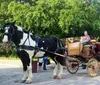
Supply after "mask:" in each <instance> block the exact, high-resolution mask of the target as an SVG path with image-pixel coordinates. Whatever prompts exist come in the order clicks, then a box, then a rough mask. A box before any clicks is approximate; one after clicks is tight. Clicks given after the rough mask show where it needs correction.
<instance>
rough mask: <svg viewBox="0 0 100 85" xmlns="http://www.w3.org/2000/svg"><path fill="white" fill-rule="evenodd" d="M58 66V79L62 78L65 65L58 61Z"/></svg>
mask: <svg viewBox="0 0 100 85" xmlns="http://www.w3.org/2000/svg"><path fill="white" fill-rule="evenodd" d="M58 68H59V72H58V77H57V78H58V79H61V78H62V74H63V66H62V65H61V64H60V63H58Z"/></svg>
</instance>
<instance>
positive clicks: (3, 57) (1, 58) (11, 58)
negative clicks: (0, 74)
mask: <svg viewBox="0 0 100 85" xmlns="http://www.w3.org/2000/svg"><path fill="white" fill-rule="evenodd" d="M0 60H19V58H18V57H16V56H14V57H5V56H1V57H0Z"/></svg>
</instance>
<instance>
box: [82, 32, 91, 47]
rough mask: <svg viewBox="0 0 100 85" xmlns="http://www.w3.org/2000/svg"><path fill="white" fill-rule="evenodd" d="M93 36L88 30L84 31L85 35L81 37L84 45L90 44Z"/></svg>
mask: <svg viewBox="0 0 100 85" xmlns="http://www.w3.org/2000/svg"><path fill="white" fill-rule="evenodd" d="M90 40H91V38H90V36H89V35H88V32H87V31H84V36H83V37H82V38H81V42H82V44H83V46H84V45H88V44H89V42H90Z"/></svg>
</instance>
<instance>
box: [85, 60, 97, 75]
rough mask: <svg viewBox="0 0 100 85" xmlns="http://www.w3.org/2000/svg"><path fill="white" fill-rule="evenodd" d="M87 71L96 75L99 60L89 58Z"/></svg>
mask: <svg viewBox="0 0 100 85" xmlns="http://www.w3.org/2000/svg"><path fill="white" fill-rule="evenodd" d="M87 71H88V73H89V75H90V76H97V75H98V72H99V62H98V61H97V60H96V59H93V58H92V59H90V60H89V61H88V65H87Z"/></svg>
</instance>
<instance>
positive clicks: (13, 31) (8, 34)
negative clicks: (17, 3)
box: [3, 25, 15, 42]
mask: <svg viewBox="0 0 100 85" xmlns="http://www.w3.org/2000/svg"><path fill="white" fill-rule="evenodd" d="M8 26H9V27H10V28H12V29H13V30H12V33H9V32H7V33H6V32H5V33H3V36H5V35H7V36H10V37H11V38H10V40H9V41H11V40H12V36H13V35H14V34H15V29H14V27H13V26H12V25H6V27H8ZM9 41H8V42H9Z"/></svg>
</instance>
